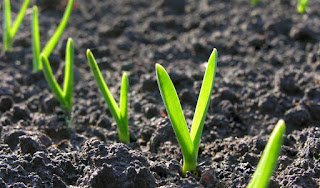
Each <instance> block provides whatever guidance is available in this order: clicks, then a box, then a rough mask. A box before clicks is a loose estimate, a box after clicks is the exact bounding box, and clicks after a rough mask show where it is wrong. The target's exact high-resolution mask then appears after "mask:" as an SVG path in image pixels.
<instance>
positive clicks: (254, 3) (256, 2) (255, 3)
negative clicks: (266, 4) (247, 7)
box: [251, 0, 259, 5]
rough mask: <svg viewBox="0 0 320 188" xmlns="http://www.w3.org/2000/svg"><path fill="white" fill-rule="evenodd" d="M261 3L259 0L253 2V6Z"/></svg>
mask: <svg viewBox="0 0 320 188" xmlns="http://www.w3.org/2000/svg"><path fill="white" fill-rule="evenodd" d="M258 3H259V0H251V4H252V5H257V4H258Z"/></svg>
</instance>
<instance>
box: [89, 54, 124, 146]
mask: <svg viewBox="0 0 320 188" xmlns="http://www.w3.org/2000/svg"><path fill="white" fill-rule="evenodd" d="M87 58H88V61H89V65H90V68H91V71H92V73H93V76H94V78H95V79H96V81H97V83H98V85H99V88H100V91H101V93H102V95H103V97H104V99H105V101H106V103H107V104H108V107H109V109H110V112H111V114H112V116H113V117H114V119H115V120H116V123H117V127H118V135H119V140H120V141H121V142H123V143H126V144H127V143H129V142H130V134H129V129H128V85H129V82H128V75H127V74H126V73H123V75H122V83H121V91H120V108H119V107H118V105H117V103H116V101H115V99H114V98H113V96H112V94H111V92H110V90H109V88H108V86H107V84H106V82H105V81H104V79H103V77H102V75H101V72H100V69H99V67H98V65H97V62H96V60H95V58H94V56H93V54H92V53H91V51H90V50H89V49H88V50H87Z"/></svg>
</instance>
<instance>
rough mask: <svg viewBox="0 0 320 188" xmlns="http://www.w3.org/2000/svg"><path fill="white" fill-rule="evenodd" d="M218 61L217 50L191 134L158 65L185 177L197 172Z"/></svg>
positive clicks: (203, 88) (209, 66)
mask: <svg viewBox="0 0 320 188" xmlns="http://www.w3.org/2000/svg"><path fill="white" fill-rule="evenodd" d="M217 58H218V52H217V50H216V49H213V52H212V53H211V56H210V58H209V60H208V66H207V70H206V73H205V75H204V79H203V83H202V88H201V91H200V94H199V98H198V102H197V106H196V110H195V113H194V117H193V122H192V127H191V132H190V133H189V130H188V127H187V123H186V120H185V117H184V115H183V112H182V108H181V104H180V101H179V98H178V95H177V92H176V90H175V88H174V85H173V83H172V81H171V79H170V77H169V75H168V73H167V72H166V71H165V69H164V68H163V67H162V66H161V65H159V64H156V72H157V81H158V86H159V90H160V93H161V97H162V100H163V102H164V105H165V107H166V109H167V112H168V115H169V118H170V121H171V123H172V126H173V129H174V132H175V134H176V137H177V139H178V142H179V145H180V147H181V150H182V154H183V168H182V173H183V174H184V175H185V174H186V172H187V171H193V172H194V173H195V172H196V167H197V158H198V150H199V144H200V138H201V134H202V129H203V125H204V121H205V118H206V115H207V111H208V107H209V104H210V97H211V94H212V89H213V84H214V78H215V73H216V66H217Z"/></svg>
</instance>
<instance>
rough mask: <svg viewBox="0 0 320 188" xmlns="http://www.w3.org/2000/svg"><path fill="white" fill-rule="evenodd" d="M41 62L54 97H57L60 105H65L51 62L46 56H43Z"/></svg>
mask: <svg viewBox="0 0 320 188" xmlns="http://www.w3.org/2000/svg"><path fill="white" fill-rule="evenodd" d="M41 61H42V64H43V73H44V77H45V78H46V80H47V82H48V84H49V87H50V89H51V91H52V92H53V93H54V95H55V96H56V98H57V100H58V101H59V102H60V104H63V105H64V104H65V101H64V98H63V92H62V90H61V88H60V86H59V84H58V82H57V80H56V79H55V78H54V76H53V74H52V70H51V66H50V63H49V60H48V58H47V57H46V56H45V55H44V54H41Z"/></svg>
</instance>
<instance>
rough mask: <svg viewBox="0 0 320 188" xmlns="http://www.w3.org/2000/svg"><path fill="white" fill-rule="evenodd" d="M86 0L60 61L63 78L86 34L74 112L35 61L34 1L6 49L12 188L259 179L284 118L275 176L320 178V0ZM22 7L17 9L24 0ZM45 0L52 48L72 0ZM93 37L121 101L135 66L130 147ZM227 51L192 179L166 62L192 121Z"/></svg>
mask: <svg viewBox="0 0 320 188" xmlns="http://www.w3.org/2000/svg"><path fill="white" fill-rule="evenodd" d="M76 3H77V5H76V6H75V7H74V10H73V13H72V15H71V17H70V20H69V23H68V25H67V27H66V30H65V32H64V34H63V35H62V38H61V41H60V42H59V43H58V45H57V47H56V48H55V50H54V51H53V53H52V55H51V56H50V58H49V60H50V63H51V65H52V68H53V72H54V74H55V75H56V78H57V79H58V81H59V83H62V82H63V74H64V73H63V69H64V56H65V45H66V41H67V39H68V37H72V39H73V40H74V45H75V66H74V72H75V82H74V106H73V110H72V122H71V123H69V124H68V123H66V116H65V115H64V112H63V110H62V109H61V108H60V106H59V103H58V102H57V100H56V99H55V97H54V96H53V94H52V92H51V91H50V89H49V87H48V84H47V83H46V81H45V79H44V76H43V74H42V72H40V73H33V72H32V48H31V34H30V31H31V28H30V22H31V17H32V11H31V8H30V9H28V11H27V15H26V17H25V20H24V21H23V23H22V25H21V27H20V30H19V31H18V33H17V35H16V37H15V40H14V44H13V47H12V51H11V52H7V53H5V52H3V51H1V54H0V75H1V81H0V113H1V119H0V123H1V126H0V133H1V139H0V156H1V157H0V187H139V188H140V187H245V186H246V185H247V184H248V182H249V181H250V179H251V177H252V174H253V172H254V171H255V169H256V166H257V164H258V161H259V159H260V157H261V153H262V151H263V149H264V146H265V144H266V142H267V140H268V138H269V135H270V133H271V131H272V130H273V128H274V126H275V124H276V122H277V121H278V120H279V119H281V118H282V119H284V120H285V121H286V125H287V131H286V135H285V138H284V143H283V146H282V151H281V154H280V157H279V163H278V166H277V168H276V169H275V172H274V174H273V176H272V178H271V181H270V187H319V186H320V161H319V158H320V155H319V154H320V128H319V127H320V74H319V73H320V43H319V41H320V2H319V1H310V4H309V7H308V9H307V13H306V14H299V13H297V11H296V1H290V0H274V1H268V0H262V1H260V3H259V4H258V5H257V6H252V5H251V4H250V1H249V0H238V1H225V0H199V1H198V0H175V1H170V0H157V1H156V0H136V1H130V0H117V1H103V0H92V1H90V2H89V1H85V0H76ZM11 4H12V11H13V16H12V17H13V18H15V16H16V14H15V13H17V12H18V9H19V7H20V5H21V4H22V0H17V1H11ZM32 4H37V5H38V6H39V15H40V17H39V24H40V37H41V46H42V47H43V46H44V45H45V43H46V42H47V41H48V39H49V37H50V36H51V35H52V33H53V32H54V30H55V28H56V26H57V25H58V24H59V22H60V19H61V17H62V15H63V11H64V7H65V1H59V0H55V1H48V0H37V1H33V2H32ZM30 7H31V6H30ZM0 17H1V20H3V17H2V14H1V15H0ZM0 32H1V34H2V33H3V31H2V29H1V30H0ZM1 45H2V44H1ZM88 48H89V49H91V51H92V52H93V54H94V55H95V57H96V59H97V62H98V64H99V67H100V68H101V71H102V74H103V76H104V78H105V80H106V83H107V84H108V86H109V88H110V90H111V92H112V93H113V94H114V96H115V98H116V100H117V101H118V99H119V88H120V83H121V75H122V72H123V71H127V72H128V73H129V83H130V88H129V90H130V91H129V109H128V112H129V129H130V135H131V142H130V144H128V145H125V144H122V143H120V142H119V140H118V135H117V128H116V125H115V121H114V119H113V117H112V116H111V114H110V112H109V110H108V107H107V105H106V103H105V101H104V99H103V97H102V95H101V93H100V91H99V89H98V86H97V83H96V81H95V80H94V77H93V75H92V73H91V71H90V68H89V64H88V62H87V60H86V56H85V52H86V50H87V49H88ZM213 48H216V49H217V50H218V53H219V58H218V66H217V74H216V79H215V87H214V91H213V92H214V93H213V95H212V98H211V105H210V107H209V110H208V114H207V118H206V121H205V125H204V129H203V134H202V139H201V145H200V150H199V157H198V171H199V176H198V177H196V176H195V175H193V174H192V173H188V174H187V176H186V177H182V176H181V175H180V167H181V159H182V153H181V150H180V147H179V145H178V143H177V140H176V138H175V135H174V132H173V129H172V125H171V123H170V121H169V119H168V118H167V116H166V111H165V108H164V105H163V102H162V99H161V96H160V93H159V89H158V86H157V83H156V74H155V63H160V64H161V65H163V66H164V67H165V68H166V70H167V71H168V72H169V74H170V76H171V78H172V80H173V82H174V85H175V87H176V89H177V92H178V94H179V97H180V99H181V104H182V108H183V110H184V114H185V117H186V119H187V123H188V124H189V125H191V122H192V118H193V113H194V109H195V105H196V102H197V97H198V94H199V90H200V87H201V83H202V78H203V74H204V71H205V65H206V61H207V59H208V57H209V55H210V53H211V51H212V49H213Z"/></svg>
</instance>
